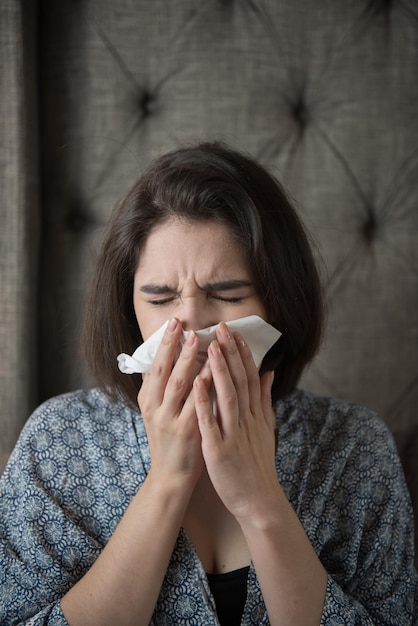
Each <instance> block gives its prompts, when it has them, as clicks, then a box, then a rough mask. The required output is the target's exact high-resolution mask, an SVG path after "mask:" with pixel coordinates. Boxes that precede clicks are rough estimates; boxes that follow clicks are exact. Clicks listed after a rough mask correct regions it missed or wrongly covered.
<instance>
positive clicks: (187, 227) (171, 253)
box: [133, 219, 267, 340]
mask: <svg viewBox="0 0 418 626" xmlns="http://www.w3.org/2000/svg"><path fill="white" fill-rule="evenodd" d="M133 299H134V308H135V314H136V319H137V321H138V324H139V328H140V330H141V334H142V337H143V339H144V340H146V339H148V337H149V336H150V335H152V333H154V332H155V331H156V330H157V329H158V328H159V327H160V326H162V325H163V324H164V322H165V321H166V320H168V319H171V318H172V317H176V318H177V319H178V320H180V322H181V323H182V325H183V328H184V330H192V329H193V330H199V329H201V328H206V327H207V326H212V325H214V324H218V323H219V322H221V321H224V322H228V321H231V320H234V319H237V318H239V317H245V316H247V315H259V316H260V317H262V318H263V319H267V314H266V310H265V307H264V305H263V303H262V301H261V299H260V298H259V296H258V294H257V291H256V289H255V286H254V284H253V282H252V277H251V272H250V269H249V267H248V264H247V262H246V259H245V256H244V254H243V252H242V250H241V247H240V245H239V244H238V243H237V242H236V241H235V240H234V238H233V236H232V234H231V232H230V230H229V229H228V227H227V226H225V225H223V224H219V223H217V222H210V221H205V222H189V221H183V220H178V219H170V220H169V221H167V222H164V223H163V224H161V225H160V226H157V227H156V228H155V230H153V231H152V232H151V234H150V235H149V237H148V239H147V241H146V243H145V246H144V248H143V250H142V254H141V256H140V259H139V264H138V267H137V269H136V272H135V279H134V296H133Z"/></svg>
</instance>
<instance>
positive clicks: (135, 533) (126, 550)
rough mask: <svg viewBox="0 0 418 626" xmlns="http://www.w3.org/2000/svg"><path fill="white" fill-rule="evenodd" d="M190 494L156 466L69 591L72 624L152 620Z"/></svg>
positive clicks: (66, 606) (66, 603) (65, 605)
mask: <svg viewBox="0 0 418 626" xmlns="http://www.w3.org/2000/svg"><path fill="white" fill-rule="evenodd" d="M189 497H190V494H189V490H188V489H187V488H186V489H185V488H184V486H183V485H181V484H180V481H178V480H175V479H172V480H171V481H166V483H165V484H164V483H163V482H162V481H160V480H158V479H155V478H154V477H153V475H152V471H151V473H150V475H149V476H148V478H147V480H146V481H145V482H144V484H143V486H142V487H141V489H140V490H139V492H138V493H137V495H136V496H135V498H134V500H133V501H132V503H131V504H130V506H129V507H128V509H127V511H126V513H125V515H124V517H123V518H122V520H121V521H120V523H119V525H118V526H117V528H116V530H115V532H114V534H113V536H112V537H111V539H110V540H109V542H108V544H107V545H106V547H105V548H104V550H103V552H102V553H101V555H100V556H99V558H98V559H97V561H96V562H95V563H94V565H93V566H92V567H91V569H90V570H89V571H88V572H87V574H86V575H85V576H84V577H83V578H82V579H81V580H80V581H79V582H78V583H77V584H76V585H75V586H74V587H73V588H72V589H71V590H70V591H69V592H68V593H67V594H66V595H65V597H64V598H63V599H62V601H61V609H62V611H63V613H64V615H65V617H66V619H67V621H68V623H69V624H70V626H78V625H83V626H95V625H96V624H97V625H100V626H106V625H107V624H109V626H110V625H112V626H113V624H118V625H120V626H125V625H126V626H127V625H129V624H135V625H141V624H144V625H145V624H149V622H150V619H151V616H152V613H153V611H154V607H155V604H156V602H157V599H158V595H159V592H160V589H161V585H162V582H163V579H164V575H165V573H166V570H167V566H168V562H169V559H170V556H171V553H172V551H173V547H174V544H175V541H176V538H177V535H178V532H179V528H180V525H181V522H182V519H183V516H184V511H185V508H186V506H187V503H188V500H189Z"/></svg>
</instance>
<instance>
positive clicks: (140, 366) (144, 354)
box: [118, 315, 281, 374]
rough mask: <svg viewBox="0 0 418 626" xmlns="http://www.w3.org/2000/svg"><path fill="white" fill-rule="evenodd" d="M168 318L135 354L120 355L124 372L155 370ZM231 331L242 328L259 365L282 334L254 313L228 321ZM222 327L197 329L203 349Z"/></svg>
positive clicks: (121, 367)
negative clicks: (153, 366)
mask: <svg viewBox="0 0 418 626" xmlns="http://www.w3.org/2000/svg"><path fill="white" fill-rule="evenodd" d="M167 324H168V321H167V322H165V324H163V326H161V328H159V329H158V330H157V331H156V332H155V333H154V334H153V335H151V336H150V337H148V339H147V340H146V341H144V343H143V344H141V345H140V346H139V348H137V349H136V350H135V352H134V353H133V355H132V356H129V355H128V354H119V356H118V365H119V369H120V371H121V372H123V373H124V374H147V373H149V372H150V371H151V365H152V362H153V360H154V356H155V353H156V352H157V348H158V346H159V345H160V342H161V339H162V337H163V334H164V331H165V329H166V327H167ZM226 324H227V326H228V328H229V330H230V331H231V332H232V333H234V332H236V331H239V332H240V333H241V335H242V336H243V337H244V339H245V341H246V342H247V344H248V347H249V348H250V350H251V352H252V355H253V358H254V362H255V364H256V367H257V368H259V367H260V365H261V362H262V360H263V358H264V356H265V354H266V353H267V352H268V350H270V348H271V347H272V346H273V345H274V344H275V343H276V341H277V340H278V339H279V337H280V335H281V333H280V331H278V330H277V329H276V328H274V327H273V326H271V325H270V324H268V323H267V322H265V321H264V320H262V319H261V317H258V315H250V316H248V317H242V318H240V319H237V320H232V321H230V322H227V323H226ZM218 326H219V324H216V325H215V326H209V327H208V328H203V329H202V330H197V331H195V332H196V334H197V335H198V336H199V350H200V351H207V349H208V347H209V345H210V343H211V341H212V340H213V339H214V338H215V330H216V328H217V327H218ZM188 334H189V333H188V331H183V334H182V338H181V342H182V343H184V342H185V341H186V338H187V335H188Z"/></svg>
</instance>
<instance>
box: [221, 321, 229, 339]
mask: <svg viewBox="0 0 418 626" xmlns="http://www.w3.org/2000/svg"><path fill="white" fill-rule="evenodd" d="M219 330H220V333H221V335H222V337H223V338H224V339H231V333H230V332H229V328H228V326H227V325H226V324H225V322H221V323H220V324H219Z"/></svg>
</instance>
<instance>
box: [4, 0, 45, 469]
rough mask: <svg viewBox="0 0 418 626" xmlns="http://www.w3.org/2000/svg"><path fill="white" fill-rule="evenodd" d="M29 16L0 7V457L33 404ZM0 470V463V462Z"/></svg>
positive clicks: (34, 221) (34, 225) (33, 101)
mask: <svg viewBox="0 0 418 626" xmlns="http://www.w3.org/2000/svg"><path fill="white" fill-rule="evenodd" d="M35 36H36V13H35V5H31V3H30V2H29V1H28V2H23V3H19V2H15V1H12V0H5V1H4V2H2V3H1V5H0V63H1V70H0V455H1V453H5V452H7V451H10V449H11V448H12V446H13V445H14V442H15V440H16V437H17V435H18V433H19V431H20V428H21V427H22V425H23V424H24V422H25V420H26V418H27V416H28V411H30V410H31V409H32V408H33V405H34V403H35V402H36V401H37V395H36V387H37V378H38V370H39V366H38V365H37V362H36V360H35V351H36V348H37V339H36V337H37V333H38V331H39V327H38V325H37V308H38V307H37V295H38V289H37V281H38V268H37V263H38V233H39V225H40V216H39V172H38V165H39V163H38V160H37V157H38V155H37V112H36V109H37V95H36V94H37V82H36V54H35V52H36V39H35ZM0 466H1V457H0Z"/></svg>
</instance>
